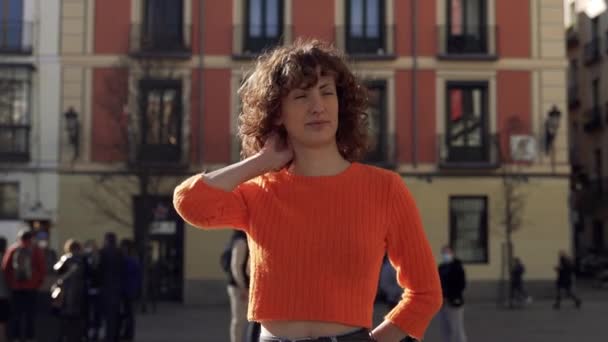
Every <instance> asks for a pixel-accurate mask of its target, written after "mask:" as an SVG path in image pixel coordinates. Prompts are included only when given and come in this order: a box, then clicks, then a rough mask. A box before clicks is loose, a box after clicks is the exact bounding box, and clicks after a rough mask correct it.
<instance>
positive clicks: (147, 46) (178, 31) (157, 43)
mask: <svg viewBox="0 0 608 342" xmlns="http://www.w3.org/2000/svg"><path fill="white" fill-rule="evenodd" d="M141 47H142V49H143V50H147V51H156V52H161V51H173V50H179V49H184V48H185V41H184V27H183V0H146V2H145V7H144V30H143V35H142V42H141Z"/></svg>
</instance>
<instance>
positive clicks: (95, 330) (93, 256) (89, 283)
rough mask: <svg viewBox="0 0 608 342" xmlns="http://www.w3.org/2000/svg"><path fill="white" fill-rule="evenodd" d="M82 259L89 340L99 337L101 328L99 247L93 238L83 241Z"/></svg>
mask: <svg viewBox="0 0 608 342" xmlns="http://www.w3.org/2000/svg"><path fill="white" fill-rule="evenodd" d="M84 260H85V264H86V291H87V315H86V316H87V328H86V332H87V338H88V339H89V341H97V340H98V339H99V330H100V328H101V299H100V287H101V278H100V272H99V248H98V247H97V242H96V241H95V240H92V239H90V240H87V241H85V243H84Z"/></svg>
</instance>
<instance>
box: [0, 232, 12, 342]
mask: <svg viewBox="0 0 608 342" xmlns="http://www.w3.org/2000/svg"><path fill="white" fill-rule="evenodd" d="M6 245H7V241H6V238H4V237H3V236H0V260H2V258H3V257H4V253H5V252H6ZM9 298H10V292H9V290H8V284H7V283H6V278H5V277H4V271H3V270H2V268H1V267H0V342H6V337H7V336H6V333H7V331H6V323H7V322H8V318H9V317H10V302H9Z"/></svg>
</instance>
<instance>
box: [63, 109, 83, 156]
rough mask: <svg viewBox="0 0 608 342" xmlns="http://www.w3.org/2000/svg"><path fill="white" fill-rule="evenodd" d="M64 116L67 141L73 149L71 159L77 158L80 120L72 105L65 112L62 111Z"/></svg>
mask: <svg viewBox="0 0 608 342" xmlns="http://www.w3.org/2000/svg"><path fill="white" fill-rule="evenodd" d="M63 116H64V117H65V129H66V131H67V133H68V142H69V143H70V145H71V146H72V148H73V149H74V156H73V158H72V160H73V161H74V160H76V159H77V158H78V152H79V150H80V148H79V145H80V122H79V120H78V113H76V111H75V110H74V107H70V108H68V110H67V112H65V113H63Z"/></svg>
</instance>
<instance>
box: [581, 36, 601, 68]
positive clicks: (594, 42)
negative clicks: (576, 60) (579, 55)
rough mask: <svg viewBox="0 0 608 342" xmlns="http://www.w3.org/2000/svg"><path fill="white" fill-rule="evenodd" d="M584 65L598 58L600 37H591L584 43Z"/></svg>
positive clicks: (594, 61) (596, 60)
mask: <svg viewBox="0 0 608 342" xmlns="http://www.w3.org/2000/svg"><path fill="white" fill-rule="evenodd" d="M584 59H585V65H591V64H593V63H596V62H598V61H599V60H600V39H599V38H597V37H596V38H593V39H591V41H589V42H587V43H586V44H585V50H584Z"/></svg>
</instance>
